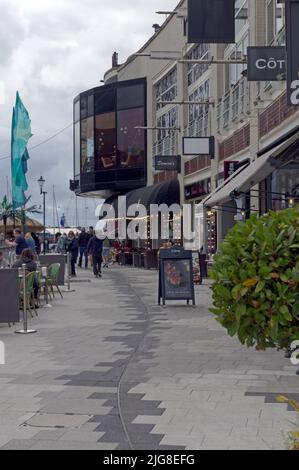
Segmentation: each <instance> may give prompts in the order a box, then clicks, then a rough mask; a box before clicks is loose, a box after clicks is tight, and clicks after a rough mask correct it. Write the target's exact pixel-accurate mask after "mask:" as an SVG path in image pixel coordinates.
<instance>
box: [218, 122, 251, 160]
mask: <svg viewBox="0 0 299 470" xmlns="http://www.w3.org/2000/svg"><path fill="white" fill-rule="evenodd" d="M249 145H250V126H249V124H247V125H246V126H243V127H242V128H241V129H239V130H238V131H236V132H234V134H233V135H232V136H231V137H229V138H228V139H226V140H224V141H223V142H222V143H221V144H220V145H219V158H220V160H225V159H227V158H228V157H230V156H232V155H234V154H235V153H238V152H240V151H241V150H244V149H246V148H247V147H249Z"/></svg>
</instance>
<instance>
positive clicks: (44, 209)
mask: <svg viewBox="0 0 299 470" xmlns="http://www.w3.org/2000/svg"><path fill="white" fill-rule="evenodd" d="M45 182H46V181H45V180H44V178H43V177H42V176H41V177H40V179H39V180H38V184H39V187H40V194H41V195H42V196H43V225H44V249H43V252H44V255H45V254H46V195H47V192H46V191H43V188H44V184H45Z"/></svg>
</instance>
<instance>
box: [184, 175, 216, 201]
mask: <svg viewBox="0 0 299 470" xmlns="http://www.w3.org/2000/svg"><path fill="white" fill-rule="evenodd" d="M210 192H211V179H210V178H208V179H205V180H202V181H197V182H196V183H193V184H189V185H188V186H186V187H185V199H186V200H189V199H195V198H199V197H204V196H207V195H208V194H210Z"/></svg>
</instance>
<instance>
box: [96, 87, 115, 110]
mask: <svg viewBox="0 0 299 470" xmlns="http://www.w3.org/2000/svg"><path fill="white" fill-rule="evenodd" d="M115 99H116V95H115V89H114V88H111V89H107V87H106V86H104V87H103V90H101V89H99V90H98V91H97V92H96V94H95V114H101V113H109V112H111V111H114V110H115Z"/></svg>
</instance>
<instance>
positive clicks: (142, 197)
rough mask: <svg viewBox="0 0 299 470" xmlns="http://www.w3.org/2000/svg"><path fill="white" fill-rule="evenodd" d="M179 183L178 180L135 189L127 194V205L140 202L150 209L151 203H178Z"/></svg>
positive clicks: (169, 204)
mask: <svg viewBox="0 0 299 470" xmlns="http://www.w3.org/2000/svg"><path fill="white" fill-rule="evenodd" d="M180 202H181V201H180V184H179V181H178V180H171V181H168V182H166V183H161V184H156V185H154V186H147V187H145V188H140V189H136V190H135V191H131V192H130V193H128V194H127V207H129V206H131V205H132V204H142V205H144V206H145V207H146V209H147V210H148V211H150V206H151V204H158V205H161V204H167V205H168V206H171V205H172V204H180Z"/></svg>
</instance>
